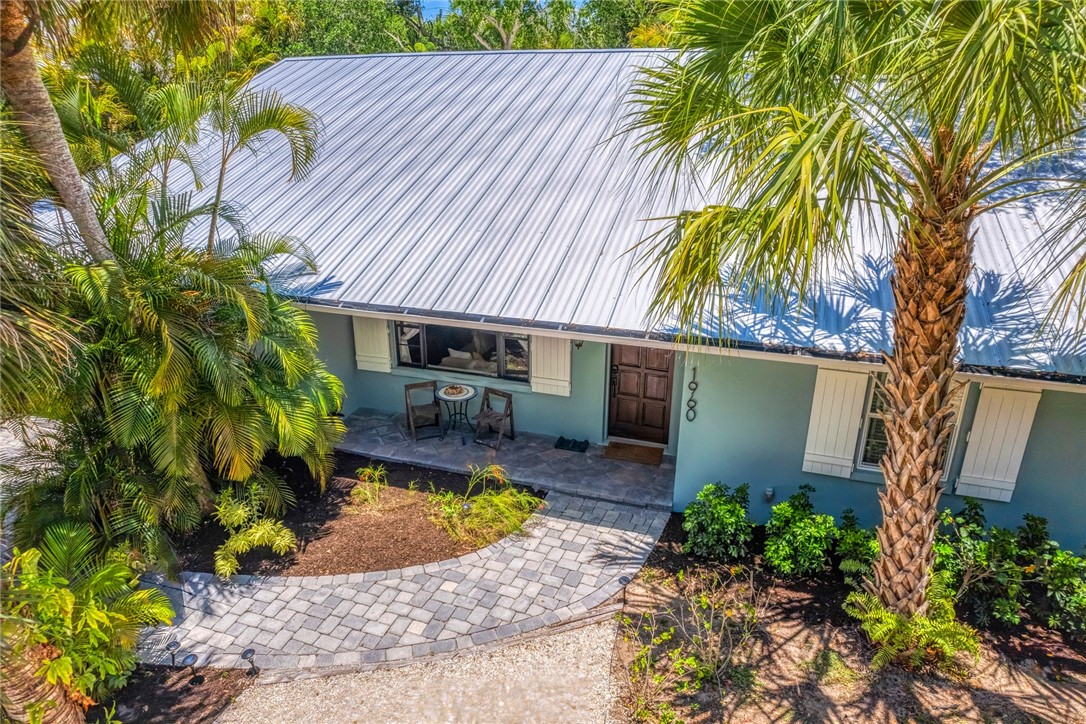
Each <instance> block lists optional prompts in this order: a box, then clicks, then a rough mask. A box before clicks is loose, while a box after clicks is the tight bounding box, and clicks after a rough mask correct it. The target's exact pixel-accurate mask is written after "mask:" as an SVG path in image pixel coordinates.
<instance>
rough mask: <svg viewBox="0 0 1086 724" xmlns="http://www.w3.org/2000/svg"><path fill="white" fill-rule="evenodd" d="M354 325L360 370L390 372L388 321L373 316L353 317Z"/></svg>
mask: <svg viewBox="0 0 1086 724" xmlns="http://www.w3.org/2000/svg"><path fill="white" fill-rule="evenodd" d="M351 322H352V324H353V326H354V361H355V366H357V367H358V369H360V370H369V371H371V372H388V371H389V370H391V369H392V353H391V348H390V346H389V340H388V322H387V321H386V320H384V319H374V318H373V317H351Z"/></svg>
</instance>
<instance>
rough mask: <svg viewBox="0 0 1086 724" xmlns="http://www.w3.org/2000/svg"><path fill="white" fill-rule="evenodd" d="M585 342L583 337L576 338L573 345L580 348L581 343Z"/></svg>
mask: <svg viewBox="0 0 1086 724" xmlns="http://www.w3.org/2000/svg"><path fill="white" fill-rule="evenodd" d="M583 344H584V340H583V339H575V340H573V346H574V347H576V348H577V349H580V348H581V345H583Z"/></svg>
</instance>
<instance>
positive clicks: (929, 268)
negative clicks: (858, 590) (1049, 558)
mask: <svg viewBox="0 0 1086 724" xmlns="http://www.w3.org/2000/svg"><path fill="white" fill-rule="evenodd" d="M935 175H936V174H935V173H933V176H935ZM963 186H964V179H963V177H962V175H961V174H959V175H958V176H957V177H955V178H953V179H952V180H951V181H950V183H948V184H945V185H943V186H942V188H941V190H940V196H939V198H938V199H937V202H936V203H935V204H934V205H930V206H929V205H925V204H923V203H919V202H918V203H917V204H915V205H914V206H913V212H914V214H915V219H914V220H913V221H912V222H911V223H910V224H909V226H908V227H907V228H906V229H905V231H904V233H903V234H902V238H901V241H900V243H899V246H898V250H897V255H896V256H895V258H894V276H893V279H892V281H891V286H892V288H893V291H894V342H893V352H892V354H891V355H890V356H888V358H887V360H886V363H887V365H888V366H889V368H890V372H889V375H888V376H887V380H886V384H885V386H884V389H883V394H884V395H885V399H886V404H887V410H886V412H885V413H884V415H883V419H884V420H885V422H886V436H887V441H888V445H887V450H886V454H885V456H884V457H883V459H882V462H881V466H882V472H883V474H884V476H885V478H886V490H885V492H880V493H879V504H880V506H881V507H882V523H881V524H880V525H879V526H878V528H877V529H876V534H877V536H878V541H879V557H878V559H877V560H876V561H875V566H874V577H873V581H872V582H871V583H869V585H868V587H869V589H870V590H871V591H872V592H873V593H874V594H875V595H877V596H878V597H879V599H880V600H881V601H882V603H883V604H884V605H886V606H887V608H889V609H890V610H892V611H897V612H899V613H901V614H904V615H909V616H911V615H913V614H924V613H926V611H927V588H928V583H929V581H930V579H931V567H932V564H933V563H934V553H933V551H932V545H933V543H934V539H935V530H936V524H937V513H938V511H937V506H938V504H939V496H940V495H941V493H942V478H943V459H942V458H943V456H944V454H945V448H944V444H945V442H946V440H947V438H948V436H949V435H950V433H951V431H952V420H951V417H952V416H953V414H954V413H953V399H954V393H955V391H956V389H955V386H954V380H953V378H954V373H955V372H956V371H957V356H958V333H959V331H960V330H961V327H962V322H963V320H964V318H965V299H966V294H967V291H968V288H967V283H968V279H969V274H970V272H971V271H972V264H973V261H972V258H973V238H972V236H971V234H970V231H969V222H970V219H971V217H972V214H971V213H970V214H966V215H965V217H964V218H963V217H962V216H961V215H960V214H959V215H958V216H957V217H955V216H954V215H952V213H951V211H950V210H951V209H953V208H954V207H955V206H957V205H958V204H959V203H960V198H961V193H960V190H961V189H962V188H963Z"/></svg>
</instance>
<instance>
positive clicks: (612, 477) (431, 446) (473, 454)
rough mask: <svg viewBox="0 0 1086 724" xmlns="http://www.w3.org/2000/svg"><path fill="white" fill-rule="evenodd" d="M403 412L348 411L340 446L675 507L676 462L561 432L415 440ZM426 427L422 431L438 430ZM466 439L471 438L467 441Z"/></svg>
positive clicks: (546, 487)
mask: <svg viewBox="0 0 1086 724" xmlns="http://www.w3.org/2000/svg"><path fill="white" fill-rule="evenodd" d="M405 420H406V418H405V417H404V416H403V415H402V414H390V413H387V412H381V411H379V410H370V409H365V408H363V409H360V410H357V411H355V412H354V414H352V415H350V416H349V417H347V418H346V419H345V420H344V422H345V423H346V425H347V434H346V436H345V437H344V438H343V441H342V442H341V443H340V444H339V445H337V448H338V449H340V450H345V451H347V452H353V453H358V454H359V455H366V456H368V457H372V458H377V459H379V460H398V461H402V462H409V463H415V464H418V465H425V466H429V467H433V468H439V469H442V470H451V471H454V472H462V471H464V470H465V469H466V468H467V466H468V465H469V464H474V465H480V466H482V465H489V464H491V463H496V464H498V465H501V466H503V467H504V468H505V469H506V470H507V471H508V472H509V475H510V476H511V477H512V478H513V480H515V481H516V482H518V483H524V484H526V485H531V486H533V487H536V488H542V489H544V490H555V491H559V492H563V493H570V494H572V495H579V496H582V497H589V498H599V499H601V500H610V501H614V502H619V503H629V504H632V505H644V506H650V507H655V508H661V509H664V510H670V509H671V500H672V491H673V489H674V487H675V463H674V461H673V460H670V459H667V458H665V460H664V462H663V464H661V465H642V464H640V463H633V462H627V461H625V460H611V459H610V458H605V457H603V450H604V448H603V447H601V446H599V445H592V446H591V447H590V448H589V449H588V452H585V453H577V452H571V451H569V450H556V449H555V447H554V441H555V438H553V437H548V436H546V435H535V434H532V433H524V432H521V433H518V434H517V439H516V440H508V439H507V440H504V441H503V442H502V449H501V450H498V451H495V450H492V449H491V448H489V447H486V446H484V445H477V444H475V443H474V442H473V441H472V433H471V431H470V430H469V431H468V432H467V433H466V434H464V435H462V434H461V433H459V432H455V431H454V432H452V433H450V434H449V435H447V436H446V437H445V439H444V440H442V439H440V438H437V437H434V438H430V439H427V440H419V441H418V442H415V441H413V440H412V439H411V435H410V433H409V432H408V431H407V424H406V421H405ZM434 430H435V428H424V429H423V430H422V431H421V434H433V432H434ZM465 443H466V444H465Z"/></svg>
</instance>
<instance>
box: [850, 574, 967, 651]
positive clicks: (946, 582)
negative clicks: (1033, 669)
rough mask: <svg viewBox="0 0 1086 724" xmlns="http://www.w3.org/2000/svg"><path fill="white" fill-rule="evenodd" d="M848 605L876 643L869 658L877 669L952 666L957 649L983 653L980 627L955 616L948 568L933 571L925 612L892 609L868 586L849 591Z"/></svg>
mask: <svg viewBox="0 0 1086 724" xmlns="http://www.w3.org/2000/svg"><path fill="white" fill-rule="evenodd" d="M844 609H845V611H846V612H847V613H848V614H849V615H850V616H852V617H853V618H856V619H858V620H859V621H860V626H861V627H862V628H863V630H864V631H865V632H866V633H867V635H868V637H869V638H870V639H871V643H872V644H874V645H875V648H876V651H875V656H874V657H873V658H872V660H871V668H872V669H874V670H878V669H881V668H882V667H884V666H886V665H887V664H896V665H899V666H902V667H904V668H907V669H911V670H919V669H921V668H924V667H934V668H936V669H939V670H943V671H953V670H954V657H955V655H956V654H957V653H958V652H963V651H964V652H968V653H971V654H972V655H973V657H974V658H976V657H978V656H979V653H980V640H979V639H978V637H977V632H976V631H975V630H973V629H972V628H970V627H969V626H967V625H966V624H964V623H961V622H960V621H958V620H957V619H955V617H954V593H953V590H952V588H951V587H950V576H949V574H948V573H947V572H946V571H941V572H935V573H933V574H932V577H931V585H930V586H929V587H928V611H927V614H926V615H919V614H918V615H914V616H905V615H903V614H900V613H897V612H895V611H890V610H889V609H887V608H886V607H885V606H884V605H883V604H882V602H881V601H879V599H878V598H876V597H875V596H873V595H871V594H870V593H867V592H866V591H853V592H852V593H850V594H849V595H848V598H847V599H845V604H844Z"/></svg>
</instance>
